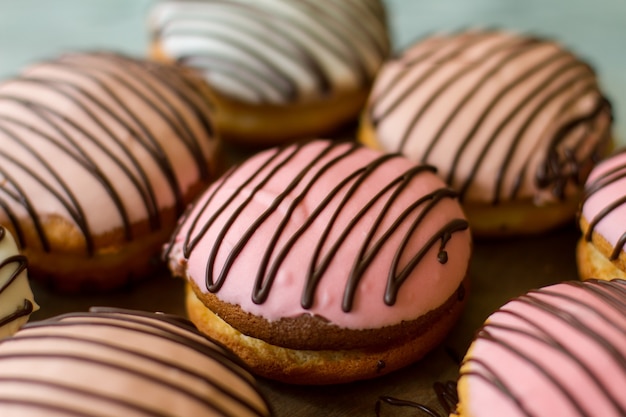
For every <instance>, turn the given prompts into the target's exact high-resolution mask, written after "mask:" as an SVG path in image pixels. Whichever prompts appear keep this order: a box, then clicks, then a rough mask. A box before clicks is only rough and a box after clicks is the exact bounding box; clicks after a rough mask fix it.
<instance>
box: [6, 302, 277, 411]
mask: <svg viewBox="0 0 626 417" xmlns="http://www.w3.org/2000/svg"><path fill="white" fill-rule="evenodd" d="M0 364H1V366H0V415H2V416H6V417H9V416H20V417H41V416H44V415H45V416H50V417H70V416H71V417H75V416H81V417H119V416H124V417H144V416H170V417H189V416H206V417H211V416H215V417H217V416H220V417H225V416H230V417H252V416H254V417H262V416H270V415H271V414H270V407H269V405H268V403H267V401H266V400H265V398H264V396H263V395H262V394H261V392H260V391H259V390H258V388H257V386H256V382H255V380H254V378H253V377H252V375H251V374H250V373H249V372H248V371H247V370H245V369H244V368H243V367H242V365H241V362H240V361H239V360H238V359H237V358H236V357H235V356H234V355H232V353H231V352H229V351H228V350H226V349H224V348H223V347H222V346H221V345H219V344H216V343H214V342H212V341H210V340H209V339H207V338H206V337H204V336H202V335H201V334H200V333H198V331H197V330H196V329H195V328H194V327H193V325H192V324H191V323H189V322H188V321H187V320H184V319H182V318H180V317H176V316H171V315H166V314H154V313H146V312H141V311H132V310H120V309H111V308H98V309H95V310H92V311H90V312H89V313H86V312H85V313H82V312H81V313H68V314H65V315H61V316H57V317H53V318H50V319H47V320H44V321H38V322H30V323H28V324H27V325H26V326H25V327H24V328H23V329H22V330H20V331H19V332H17V333H16V334H15V335H14V336H13V337H11V338H8V339H5V340H4V341H3V343H2V344H1V345H0Z"/></svg>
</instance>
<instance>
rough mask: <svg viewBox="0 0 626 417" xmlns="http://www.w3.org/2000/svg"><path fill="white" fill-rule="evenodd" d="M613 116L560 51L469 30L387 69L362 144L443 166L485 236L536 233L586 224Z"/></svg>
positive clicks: (583, 72)
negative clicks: (578, 218) (591, 181)
mask: <svg viewBox="0 0 626 417" xmlns="http://www.w3.org/2000/svg"><path fill="white" fill-rule="evenodd" d="M611 112H612V110H611V105H610V103H609V102H608V101H607V99H606V98H605V97H604V96H603V94H602V92H601V91H600V89H599V86H598V82H597V79H596V75H595V73H594V71H593V70H592V68H591V67H590V66H589V65H588V64H587V63H585V62H583V61H582V60H581V59H580V58H578V57H576V56H575V55H574V54H573V53H571V52H569V51H568V50H566V49H564V48H563V47H562V46H561V45H559V44H557V43H556V42H553V41H549V40H545V39H538V38H534V37H529V36H523V35H519V34H515V33H510V32H506V31H497V30H496V31H487V30H468V31H461V32H458V33H451V34H439V35H433V36H430V37H427V38H425V39H423V40H422V41H420V42H417V43H416V44H414V45H412V46H411V47H409V48H408V49H407V50H406V51H405V52H404V53H403V54H401V55H400V56H398V57H397V58H396V59H393V60H390V61H388V62H387V63H386V64H385V66H384V67H383V68H381V70H380V72H379V76H378V78H377V80H376V82H375V84H374V86H373V89H372V94H371V96H370V99H369V101H368V104H367V108H366V110H365V112H364V115H363V117H362V123H361V126H360V131H359V140H360V141H362V142H363V143H366V144H368V145H369V146H372V147H375V148H379V149H382V150H384V151H387V152H402V153H403V154H405V155H406V156H407V157H409V159H411V160H413V161H415V162H420V163H427V164H430V165H433V166H435V167H437V169H438V172H439V173H440V175H441V176H442V177H443V178H444V179H445V181H446V182H447V183H448V184H449V185H450V186H452V188H453V189H455V190H457V191H458V192H459V199H460V201H461V204H462V206H463V208H464V210H465V212H466V214H467V217H468V219H469V222H470V226H471V228H472V232H473V233H475V234H476V235H477V236H496V237H497V236H504V235H524V234H536V233H539V232H542V231H546V230H550V229H552V228H555V227H557V226H559V225H562V224H564V223H566V222H570V221H573V220H574V218H575V213H576V210H577V204H578V201H579V198H580V191H581V188H582V184H583V183H584V180H585V178H586V176H587V175H588V174H589V171H590V169H591V168H592V166H593V165H594V163H595V162H596V161H597V160H598V159H599V158H601V157H603V156H604V155H606V153H607V152H608V150H609V148H610V141H611V124H612V114H611Z"/></svg>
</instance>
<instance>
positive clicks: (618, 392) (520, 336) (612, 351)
mask: <svg viewBox="0 0 626 417" xmlns="http://www.w3.org/2000/svg"><path fill="white" fill-rule="evenodd" d="M457 385H458V394H459V404H458V406H457V411H456V414H453V416H457V417H490V416H494V417H495V416H498V417H500V416H507V417H530V416H532V417H553V416H568V417H595V416H602V417H622V416H624V415H626V396H624V386H626V281H624V280H621V279H615V280H612V281H607V280H597V279H590V280H588V281H565V282H562V283H559V284H554V285H551V286H547V287H543V288H541V289H538V290H532V291H529V292H528V293H526V294H524V295H522V296H520V297H517V298H515V299H513V300H511V301H510V302H508V303H507V304H505V305H504V306H503V307H501V308H500V309H499V310H497V311H496V312H494V313H493V314H491V315H490V316H489V317H488V318H487V320H486V322H485V325H484V326H483V327H482V328H481V329H480V330H479V331H478V333H477V336H476V338H475V340H474V342H473V343H472V345H471V346H470V348H469V350H468V352H467V354H466V356H465V359H464V361H463V364H462V365H461V371H460V376H459V380H458V384H457Z"/></svg>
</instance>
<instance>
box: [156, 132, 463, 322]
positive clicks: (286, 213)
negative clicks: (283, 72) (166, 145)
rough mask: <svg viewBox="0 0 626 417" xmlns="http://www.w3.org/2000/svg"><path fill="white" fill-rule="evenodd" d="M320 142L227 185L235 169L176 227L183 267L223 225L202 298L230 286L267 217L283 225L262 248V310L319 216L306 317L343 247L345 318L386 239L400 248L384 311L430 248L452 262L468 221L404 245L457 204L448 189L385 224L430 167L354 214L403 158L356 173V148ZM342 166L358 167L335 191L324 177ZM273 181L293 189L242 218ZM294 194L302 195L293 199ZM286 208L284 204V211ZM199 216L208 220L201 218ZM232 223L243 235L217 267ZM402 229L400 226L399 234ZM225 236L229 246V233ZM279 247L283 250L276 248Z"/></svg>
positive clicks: (258, 292)
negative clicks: (450, 203) (348, 249)
mask: <svg viewBox="0 0 626 417" xmlns="http://www.w3.org/2000/svg"><path fill="white" fill-rule="evenodd" d="M319 142H321V143H324V145H323V146H320V147H318V148H313V149H312V148H311V146H308V144H309V143H318V142H317V141H314V142H303V143H299V144H295V145H292V146H288V147H283V148H280V149H277V150H275V151H272V152H273V153H269V152H266V153H265V154H264V155H265V156H264V157H263V158H265V159H263V160H262V161H263V162H262V164H261V165H260V166H259V167H258V168H257V169H256V171H255V172H254V173H253V174H252V175H250V176H249V177H247V178H246V179H243V180H241V181H239V182H237V181H234V182H233V184H231V183H230V180H231V177H232V176H233V175H234V174H236V173H237V168H235V169H234V170H232V171H230V172H229V173H228V174H226V176H225V177H224V178H223V179H222V180H221V181H220V182H218V183H217V184H216V185H214V186H213V188H211V189H209V190H208V194H207V195H206V196H205V198H204V200H203V203H202V205H201V206H198V207H196V208H195V209H194V210H192V212H193V213H194V214H193V217H191V218H186V219H185V220H184V221H183V222H181V227H182V225H183V224H187V227H188V231H187V232H186V234H185V235H184V240H183V242H182V248H183V256H184V257H185V258H186V259H188V258H189V257H190V255H191V254H192V252H193V251H194V249H195V247H196V245H197V244H198V242H200V240H201V239H203V238H204V236H205V235H206V234H207V233H208V232H209V230H210V229H211V228H214V227H216V226H215V223H216V221H217V219H218V218H220V217H223V218H224V219H225V220H224V221H223V225H221V226H220V229H219V230H217V229H216V232H215V233H217V236H216V237H215V244H214V245H213V246H212V249H211V251H210V253H209V254H208V256H207V262H206V269H205V273H206V275H205V283H206V289H207V291H209V292H212V293H216V292H219V290H220V288H221V287H222V285H223V284H224V282H225V280H226V279H229V273H230V270H231V267H232V266H233V264H234V263H235V262H237V260H238V257H239V255H240V254H241V252H242V251H243V250H244V249H245V248H246V246H247V245H249V244H250V242H251V240H252V238H253V237H254V235H255V233H256V232H257V230H259V229H260V228H261V226H262V225H263V224H264V223H265V222H266V221H267V220H268V219H269V218H270V217H271V216H277V215H278V216H281V217H280V222H279V224H278V226H277V227H275V228H274V229H273V234H272V235H270V236H269V238H268V240H267V242H264V243H263V248H264V253H263V256H262V259H260V266H259V268H258V275H257V277H256V280H255V284H254V288H253V289H252V294H251V298H252V300H253V301H254V302H255V303H257V304H261V303H263V302H264V301H265V300H266V299H267V297H268V295H269V292H270V290H271V288H272V284H273V282H274V280H275V279H276V276H277V275H278V273H279V271H280V268H281V265H282V263H283V262H284V261H285V259H286V258H287V256H288V255H289V253H290V251H291V250H292V248H293V247H294V246H295V245H296V244H298V243H301V239H302V237H303V236H304V235H305V233H307V232H310V231H311V229H313V228H312V225H313V224H314V223H316V221H317V220H318V219H319V218H320V216H321V214H322V213H326V214H327V215H328V216H329V220H328V222H327V223H326V224H325V225H324V226H323V227H322V228H321V231H317V232H316V233H317V235H316V237H315V238H314V241H313V242H314V243H313V245H314V246H313V247H312V248H311V251H310V258H309V259H307V260H304V259H303V260H302V261H303V268H305V279H304V289H303V293H302V298H301V305H302V307H303V308H305V309H309V308H311V307H312V306H313V304H314V302H315V294H316V289H317V286H318V284H319V282H320V280H321V279H322V278H324V277H326V271H327V268H328V267H329V265H330V264H331V263H332V262H335V261H337V259H336V258H337V254H338V253H341V250H342V248H343V247H345V245H354V243H355V242H359V245H360V246H359V250H358V253H357V255H356V256H355V259H353V260H344V261H342V262H352V266H351V267H349V268H348V270H349V273H347V276H346V277H345V278H346V287H345V291H344V294H343V302H342V309H343V311H345V312H349V311H350V310H351V309H352V306H353V302H354V297H355V293H356V289H357V287H358V285H359V282H360V280H361V278H362V277H363V275H364V274H365V272H366V271H367V270H368V268H369V267H370V266H371V264H372V263H373V262H374V261H375V260H376V258H377V257H378V256H379V255H380V253H381V252H382V250H383V248H385V245H387V244H388V242H389V240H390V239H391V237H392V236H397V234H398V233H403V235H402V238H401V241H400V244H399V245H398V247H397V248H395V249H394V250H395V254H394V258H393V260H392V262H391V264H390V268H389V275H388V277H387V286H386V290H385V293H384V295H383V299H384V302H385V303H386V304H387V305H393V304H394V303H395V302H396V297H397V294H398V292H399V291H400V288H401V287H402V284H403V283H404V282H405V280H406V279H407V278H408V277H409V276H410V275H411V273H412V272H413V271H414V269H415V268H416V267H417V266H418V265H419V264H420V262H421V261H422V259H423V258H424V257H425V256H426V255H427V254H428V253H429V251H430V249H431V248H433V247H435V248H437V258H438V260H439V262H440V263H445V262H447V260H448V257H449V254H448V253H447V251H446V245H447V243H448V242H449V240H450V239H451V237H452V235H453V234H454V233H456V232H460V231H463V230H466V229H467V228H468V224H467V221H465V220H464V219H462V218H456V219H455V218H451V219H449V220H447V222H446V220H444V222H446V223H444V224H442V226H441V228H440V229H439V230H437V231H436V232H434V233H433V235H432V236H431V237H430V238H429V239H428V240H427V241H426V242H425V243H424V244H423V246H422V247H419V248H416V247H414V245H409V242H410V241H411V238H412V237H413V236H414V235H415V234H416V233H418V232H419V231H420V230H421V229H422V228H423V225H424V224H425V223H426V222H427V221H428V220H427V219H426V217H428V214H429V213H430V212H435V211H436V210H438V208H439V205H440V204H441V203H442V201H444V200H449V199H454V198H456V193H455V192H453V191H451V190H450V189H448V188H440V189H435V190H433V191H432V192H429V193H427V194H425V195H424V196H422V197H420V198H416V200H415V201H413V202H412V203H411V204H410V205H408V206H407V207H406V208H405V209H404V210H403V211H402V212H401V213H400V214H399V215H397V218H394V219H389V212H390V210H391V208H392V207H393V206H394V204H395V203H396V201H397V200H398V199H399V197H400V196H401V195H402V194H403V193H404V192H406V191H407V190H409V189H410V187H411V186H412V184H413V182H414V181H418V180H417V179H416V178H417V177H419V176H420V175H424V173H432V172H433V171H434V169H433V168H432V167H430V166H426V165H420V166H414V167H412V168H410V169H408V170H406V171H404V172H402V173H401V174H400V175H398V176H397V177H395V178H389V179H388V182H387V183H386V184H383V185H381V186H380V188H379V189H372V190H371V192H369V191H368V192H369V193H370V194H369V200H367V201H365V202H364V203H363V204H362V205H361V206H360V207H359V208H358V209H352V208H350V209H348V208H347V206H348V204H349V203H350V202H351V201H352V200H351V199H352V198H353V196H354V195H355V194H356V193H357V192H363V190H364V189H368V188H367V187H371V185H370V184H371V183H368V178H369V177H370V176H371V175H373V174H374V173H376V172H377V171H378V170H379V169H382V167H384V166H386V165H387V164H394V161H395V160H396V159H397V158H399V157H400V156H399V155H397V154H380V156H377V157H373V158H372V159H371V160H370V162H362V163H361V165H360V164H359V163H358V162H352V161H358V160H356V159H350V156H351V155H353V154H354V153H355V152H358V151H359V149H360V147H359V145H357V144H354V143H345V142H330V141H319ZM315 149H317V150H315ZM314 152H315V153H314ZM300 154H306V155H310V158H309V159H307V161H308V162H307V163H306V164H305V165H304V166H301V167H298V168H296V169H295V170H294V168H293V166H294V162H293V160H294V159H295V158H296V157H297V156H299V155H300ZM344 163H345V164H353V163H356V165H355V166H354V168H353V170H352V171H351V173H349V174H348V175H346V177H345V178H336V179H332V183H329V179H328V176H329V175H332V174H329V171H331V170H332V169H333V168H334V167H335V166H337V165H340V164H344ZM278 176H286V177H287V178H290V179H291V181H290V182H289V183H287V185H286V186H285V188H284V189H283V190H281V191H280V192H278V193H275V197H274V199H273V200H272V201H271V202H269V203H268V204H267V207H266V208H265V209H264V210H263V211H262V212H260V213H259V214H258V216H257V217H256V218H254V219H251V218H247V217H245V216H246V214H245V211H246V209H247V208H248V207H249V205H250V204H251V202H252V201H253V200H254V198H255V197H256V196H257V195H259V194H260V193H262V192H263V190H264V189H265V187H266V185H267V184H268V183H270V182H271V181H272V180H273V179H274V178H275V177H278ZM223 187H227V188H228V190H229V191H228V194H227V195H226V194H223V193H225V191H223ZM319 187H324V188H322V189H321V190H322V191H323V194H324V195H325V196H326V197H324V198H323V199H321V200H320V201H318V202H316V203H315V204H316V205H315V206H314V207H308V208H307V217H306V218H304V219H303V220H298V223H297V227H296V229H295V231H293V232H290V234H289V235H285V233H286V232H285V230H286V225H287V224H288V223H289V222H292V224H293V222H294V221H295V220H294V219H293V214H294V212H296V210H297V209H298V208H299V205H300V203H301V202H302V201H303V199H304V198H305V197H307V196H308V195H309V194H311V193H312V190H315V191H316V192H317V193H318V194H319V193H320V188H319ZM296 189H297V190H300V191H298V192H296V191H295V190H296ZM216 200H219V201H223V202H222V203H220V204H216V203H214V201H216ZM286 202H289V203H288V204H286ZM279 206H280V207H281V210H280V211H279V210H278V207H279ZM381 206H382V208H376V209H374V207H381ZM328 210H332V212H328ZM348 210H355V212H354V213H351V212H350V213H349V214H348ZM204 213H210V214H209V215H208V216H207V217H205V216H204V215H203V214H204ZM346 215H348V216H349V218H350V220H349V221H348V223H347V225H345V226H342V227H344V229H343V230H342V231H341V233H339V234H338V235H337V236H335V237H333V238H332V240H331V238H330V235H331V230H333V231H335V232H337V227H338V219H339V217H340V216H344V217H345V216H346ZM187 216H189V214H188V215H187ZM201 218H202V219H203V220H202V223H200V221H201V220H200V219H201ZM364 218H368V219H370V220H369V222H371V226H368V229H367V234H366V235H365V236H363V237H361V238H359V239H356V240H355V239H354V238H353V237H352V234H353V233H356V232H354V230H355V228H356V226H357V225H358V224H359V223H360V222H362V221H363V219H364ZM238 222H239V223H238ZM242 222H243V223H242ZM235 223H238V224H239V225H241V224H245V225H246V227H245V229H244V231H243V232H242V233H240V234H239V235H238V237H237V238H236V240H235V241H234V242H233V241H232V240H231V241H230V242H231V243H230V244H229V249H228V256H227V257H226V260H225V261H224V262H223V263H221V264H218V263H217V254H218V252H219V251H220V250H225V249H223V247H224V243H225V236H226V235H227V234H229V232H230V231H231V229H232V228H233V225H234V224H235ZM368 224H369V223H368ZM383 224H386V225H387V226H386V227H387V228H386V229H384V230H382V225H383ZM401 225H403V228H402V229H401ZM179 230H180V228H179ZM314 230H315V229H314ZM400 230H402V232H400ZM230 236H231V238H232V233H231V234H230ZM279 240H280V241H281V242H284V243H282V244H281V245H278V244H277V242H279ZM172 245H173V242H171V243H170V246H169V248H167V249H166V251H165V253H164V256H165V257H167V256H168V253H169V252H170V251H171V248H172ZM230 245H232V246H230ZM336 278H339V277H336ZM231 279H232V278H231Z"/></svg>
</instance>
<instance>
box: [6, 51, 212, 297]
mask: <svg viewBox="0 0 626 417" xmlns="http://www.w3.org/2000/svg"><path fill="white" fill-rule="evenodd" d="M203 85H204V82H203V81H202V80H201V79H200V78H199V77H197V76H196V75H195V74H192V73H191V72H190V71H189V70H187V69H183V68H179V67H176V66H169V65H165V64H157V63H153V62H147V61H145V62H144V61H141V60H137V59H134V58H130V57H127V56H123V55H120V54H115V53H105V52H102V53H71V54H66V55H63V56H61V57H58V58H57V59H54V60H50V61H46V62H41V63H38V64H35V65H33V66H32V67H30V68H27V69H25V70H24V71H23V72H22V73H21V74H20V75H19V76H17V77H15V78H13V79H9V80H7V81H5V82H3V83H2V84H0V144H1V146H0V148H2V149H3V151H0V224H2V225H4V226H6V227H7V228H8V229H9V230H10V231H11V232H12V233H13V235H14V236H15V238H16V240H17V241H18V243H19V246H20V248H21V250H22V253H23V254H24V255H25V256H26V257H27V258H28V259H29V268H30V269H29V272H30V273H31V276H32V278H33V279H36V280H39V281H42V282H46V283H48V284H50V285H51V286H52V287H54V288H56V289H59V290H62V291H87V290H89V291H100V290H111V289H114V288H119V287H120V286H123V285H126V284H127V283H128V282H130V281H131V280H135V279H139V278H142V277H145V276H146V275H148V274H149V273H151V272H152V271H154V270H155V269H156V268H163V264H162V263H161V262H159V253H160V251H161V247H162V245H163V244H164V243H166V242H167V241H168V239H169V236H170V234H171V233H172V230H173V229H174V227H175V224H176V221H177V219H178V217H179V215H180V214H181V213H182V212H183V210H184V208H185V206H186V205H187V204H188V203H189V202H190V201H191V199H192V198H194V197H195V196H196V195H197V194H198V193H199V192H200V191H202V190H203V189H204V188H205V187H206V186H207V185H208V183H209V181H210V180H211V179H212V178H213V177H214V176H215V170H216V161H215V158H216V152H217V146H218V141H217V140H216V139H215V137H214V135H213V130H212V125H211V119H210V114H211V105H210V103H209V102H207V101H206V99H205V95H204V94H201V93H200V91H199V90H200V89H201V88H202V86H203ZM9 150H10V151H9Z"/></svg>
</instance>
